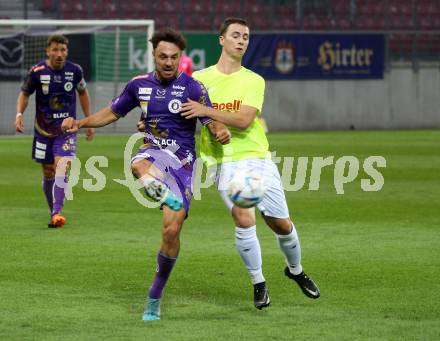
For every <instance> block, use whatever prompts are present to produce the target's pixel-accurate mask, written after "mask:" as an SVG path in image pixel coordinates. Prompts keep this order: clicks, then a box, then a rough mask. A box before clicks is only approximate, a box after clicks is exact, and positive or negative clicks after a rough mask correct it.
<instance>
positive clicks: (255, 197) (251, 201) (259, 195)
mask: <svg viewBox="0 0 440 341" xmlns="http://www.w3.org/2000/svg"><path fill="white" fill-rule="evenodd" d="M265 192H266V187H265V186H264V181H263V178H262V177H261V176H260V175H258V174H256V173H255V172H253V171H251V170H247V171H238V172H236V173H235V174H234V175H233V177H232V179H231V180H230V181H229V183H228V187H227V193H228V196H229V199H231V201H232V202H233V203H234V204H235V205H236V206H238V207H241V208H249V207H253V206H255V205H257V204H258V203H259V202H261V200H263V196H264V194H265Z"/></svg>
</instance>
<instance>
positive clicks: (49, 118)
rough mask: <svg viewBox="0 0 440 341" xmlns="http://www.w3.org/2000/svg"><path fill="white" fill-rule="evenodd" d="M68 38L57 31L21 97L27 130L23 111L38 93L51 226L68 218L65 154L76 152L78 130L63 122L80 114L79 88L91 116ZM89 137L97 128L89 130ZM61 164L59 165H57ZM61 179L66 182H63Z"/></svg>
mask: <svg viewBox="0 0 440 341" xmlns="http://www.w3.org/2000/svg"><path fill="white" fill-rule="evenodd" d="M68 43H69V41H68V39H67V38H66V37H64V36H62V35H53V36H51V37H49V39H48V41H47V49H46V54H47V59H46V60H43V61H40V62H38V63H37V64H35V65H34V66H32V68H31V69H30V71H29V73H28V75H27V77H26V79H25V80H24V82H23V85H22V87H21V92H20V94H19V95H18V99H17V116H16V118H15V129H16V131H17V132H19V133H23V132H24V119H23V113H24V111H25V110H26V108H27V106H28V103H29V96H30V95H32V94H33V93H34V92H35V93H36V94H35V103H36V105H35V107H36V114H35V124H34V142H33V146H32V158H33V159H34V160H35V161H36V162H38V163H41V165H42V169H43V191H44V194H45V196H46V200H47V204H48V205H49V209H50V211H51V219H50V222H49V225H48V226H49V227H62V226H63V225H64V224H65V223H66V218H65V217H64V216H63V215H62V214H61V210H62V209H63V206H64V200H65V189H66V186H67V184H66V183H67V181H66V180H67V179H66V174H67V165H66V164H65V165H63V166H62V165H61V163H60V160H61V159H62V157H64V156H68V157H71V156H75V153H76V133H63V132H62V131H61V123H62V121H63V119H65V118H66V117H73V118H75V117H76V92H78V95H79V102H80V104H81V108H82V111H83V113H84V116H90V97H89V93H88V91H87V89H86V82H85V81H84V76H83V71H82V69H81V67H80V66H79V65H77V64H74V63H72V62H70V61H69V60H67V54H68ZM86 136H87V140H91V139H92V138H93V136H94V129H92V128H90V129H87V130H86ZM57 166H58V167H57ZM61 183H64V184H63V185H62V186H58V185H61Z"/></svg>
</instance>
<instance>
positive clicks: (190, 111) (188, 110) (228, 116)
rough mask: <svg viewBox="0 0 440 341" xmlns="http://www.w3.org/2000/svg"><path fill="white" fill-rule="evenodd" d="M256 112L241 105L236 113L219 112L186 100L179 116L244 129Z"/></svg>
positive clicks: (247, 106)
mask: <svg viewBox="0 0 440 341" xmlns="http://www.w3.org/2000/svg"><path fill="white" fill-rule="evenodd" d="M257 112H258V109H257V108H254V107H251V106H249V105H242V106H241V108H240V110H239V111H236V112H227V111H220V110H216V109H214V108H209V107H207V106H204V105H202V104H200V103H198V102H196V101H193V100H191V99H188V102H186V103H183V104H182V111H181V115H182V116H184V117H185V118H186V119H191V118H194V117H203V116H206V117H209V118H211V119H213V120H215V121H218V122H221V123H224V124H226V125H227V126H230V127H236V128H240V129H246V128H248V127H249V126H250V125H251V123H252V121H253V120H254V119H255V117H256V116H257Z"/></svg>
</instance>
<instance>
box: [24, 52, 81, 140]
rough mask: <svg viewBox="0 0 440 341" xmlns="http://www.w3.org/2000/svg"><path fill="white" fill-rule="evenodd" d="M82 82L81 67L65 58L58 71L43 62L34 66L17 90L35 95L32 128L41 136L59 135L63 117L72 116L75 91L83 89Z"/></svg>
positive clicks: (74, 106)
mask: <svg viewBox="0 0 440 341" xmlns="http://www.w3.org/2000/svg"><path fill="white" fill-rule="evenodd" d="M85 86H86V83H85V81H84V78H83V71H82V69H81V67H80V66H79V65H77V64H74V63H72V62H70V61H66V63H65V64H64V67H63V68H62V69H61V70H54V69H51V68H50V67H49V66H48V65H47V63H46V61H41V62H39V63H38V64H36V65H34V66H33V67H32V68H31V69H30V71H29V73H28V75H27V77H26V79H25V80H24V82H23V85H22V86H21V90H22V91H23V92H25V93H27V94H29V95H31V94H33V93H34V92H36V95H35V104H36V105H35V107H36V115H35V130H36V131H37V132H38V133H40V134H41V135H43V136H46V137H54V136H58V135H60V134H62V132H61V123H62V122H63V120H64V119H65V118H66V117H74V118H76V92H75V90H78V91H80V92H82V91H84V89H85Z"/></svg>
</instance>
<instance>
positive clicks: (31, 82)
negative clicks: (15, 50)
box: [21, 67, 37, 95]
mask: <svg viewBox="0 0 440 341" xmlns="http://www.w3.org/2000/svg"><path fill="white" fill-rule="evenodd" d="M35 79H36V78H35V72H34V67H32V68H31V69H30V70H29V72H28V73H27V75H26V78H25V79H24V81H23V84H22V85H21V91H23V92H25V93H27V94H29V95H32V94H33V93H34V92H35V89H36V88H37V82H36V80H35Z"/></svg>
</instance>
